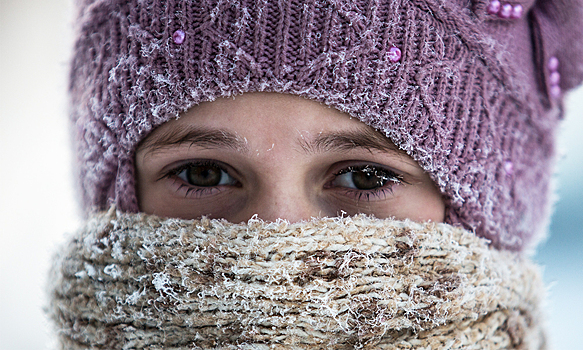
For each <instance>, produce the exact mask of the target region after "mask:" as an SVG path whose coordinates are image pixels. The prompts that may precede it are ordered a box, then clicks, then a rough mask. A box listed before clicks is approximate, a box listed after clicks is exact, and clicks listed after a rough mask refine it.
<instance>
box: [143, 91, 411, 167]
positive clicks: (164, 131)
mask: <svg viewBox="0 0 583 350" xmlns="http://www.w3.org/2000/svg"><path fill="white" fill-rule="evenodd" d="M181 147H182V148H184V147H187V148H192V147H198V148H199V149H200V148H204V149H223V150H224V151H235V152H238V153H241V154H242V155H246V156H250V155H252V154H254V151H255V152H258V151H260V150H268V151H270V152H271V153H272V154H273V155H275V154H276V153H278V154H281V153H283V154H287V155H290V154H291V153H292V152H293V153H303V154H305V155H310V154H312V155H314V154H317V155H322V154H326V153H327V152H328V153H336V154H338V153H342V152H352V151H359V150H360V151H367V152H377V153H379V152H382V153H387V154H389V155H394V156H398V157H399V158H401V159H402V160H405V161H406V162H407V163H411V165H414V166H418V165H417V163H416V162H415V161H414V160H413V159H412V158H410V157H409V156H408V155H407V154H406V153H405V152H404V151H402V150H400V149H398V147H396V146H395V145H394V144H393V143H392V142H391V140H390V139H388V138H387V137H386V136H385V135H384V134H382V133H381V132H379V131H377V130H375V129H373V128H371V127H370V126H368V125H366V124H364V123H362V122H361V121H359V120H357V119H355V118H351V117H350V116H349V115H348V114H346V113H343V112H340V111H339V110H337V109H335V108H330V107H328V106H326V105H323V104H321V103H318V102H316V101H312V100H308V99H305V98H302V97H299V96H293V95H286V94H278V93H247V94H243V95H240V96H237V97H235V98H221V99H217V100H215V101H213V102H205V103H201V104H199V105H198V106H196V107H194V108H192V109H190V110H189V111H187V112H186V113H183V114H182V115H181V116H180V118H178V119H176V120H172V121H169V122H167V123H166V124H163V125H162V126H160V127H159V128H158V129H156V130H155V131H154V132H153V133H152V134H150V135H149V136H148V137H147V138H146V139H145V140H144V141H143V142H142V143H141V144H140V146H139V147H138V150H137V151H138V153H141V154H144V155H146V156H151V155H153V154H155V153H159V152H161V151H163V152H164V153H167V152H168V151H171V150H172V149H174V148H176V149H177V148H181Z"/></svg>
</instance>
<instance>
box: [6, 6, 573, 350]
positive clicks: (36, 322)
mask: <svg viewBox="0 0 583 350" xmlns="http://www.w3.org/2000/svg"><path fill="white" fill-rule="evenodd" d="M70 12H71V9H70V4H69V2H68V0H50V1H49V0H0V239H1V240H0V242H1V243H0V350H24V349H26V350H31V349H46V348H48V346H49V345H50V342H51V340H50V339H51V336H50V331H49V327H48V322H47V320H46V319H45V318H44V315H43V312H42V306H43V305H44V304H45V303H46V301H45V299H44V298H45V295H44V285H45V283H46V272H47V269H48V265H49V259H50V256H51V252H52V251H54V249H55V247H56V246H57V245H58V244H59V242H62V240H63V238H64V234H65V233H66V232H72V231H74V230H75V228H76V227H77V226H78V225H79V223H80V222H79V220H78V212H77V209H76V205H75V202H74V198H73V193H72V191H71V183H72V176H71V169H70V168H71V167H70V159H71V152H70V149H69V138H68V127H67V120H66V98H65V96H66V73H67V59H68V55H69V51H70V43H71V25H70V22H71V18H72V16H71V13H70ZM567 107H568V110H569V114H568V116H567V118H566V122H565V123H564V125H563V131H562V133H561V138H560V141H561V143H560V144H561V150H562V151H563V152H564V153H565V156H563V157H562V159H561V161H560V164H559V171H560V175H559V176H558V184H559V188H558V194H559V196H560V200H559V201H558V202H557V204H556V210H555V215H554V218H553V224H552V226H551V236H550V238H549V239H548V241H547V242H546V243H545V244H544V245H542V246H541V247H540V248H539V251H538V253H537V255H536V257H535V259H536V260H537V261H538V262H540V263H541V264H542V265H544V266H545V274H544V276H545V281H546V282H547V284H548V285H549V286H550V290H549V300H548V305H547V306H548V311H549V318H548V323H549V329H550V336H551V344H553V347H554V348H555V349H557V350H560V349H581V348H582V345H581V344H583V332H582V329H583V328H582V325H583V235H582V234H581V233H582V231H583V181H581V179H580V177H581V175H582V174H583V152H582V150H583V137H582V136H581V135H582V133H581V130H583V118H582V114H583V89H579V90H578V91H576V92H574V93H572V94H571V95H570V96H569V99H568V105H567Z"/></svg>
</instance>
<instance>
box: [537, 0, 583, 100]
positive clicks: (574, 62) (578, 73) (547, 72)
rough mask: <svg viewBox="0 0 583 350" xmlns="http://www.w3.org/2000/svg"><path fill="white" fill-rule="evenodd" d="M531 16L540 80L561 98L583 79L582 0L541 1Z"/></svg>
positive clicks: (552, 97) (549, 92)
mask: <svg viewBox="0 0 583 350" xmlns="http://www.w3.org/2000/svg"><path fill="white" fill-rule="evenodd" d="M530 19H531V25H532V34H533V44H534V48H535V62H536V64H537V67H538V68H539V69H540V72H541V74H540V77H541V80H540V83H541V85H542V87H543V91H546V92H547V96H548V97H549V99H550V100H551V101H553V100H559V98H560V97H561V96H562V93H563V92H564V91H567V90H569V89H573V88H575V87H576V86H577V85H579V84H581V82H583V0H539V1H537V2H536V3H535V5H534V7H533V8H532V10H531V13H530Z"/></svg>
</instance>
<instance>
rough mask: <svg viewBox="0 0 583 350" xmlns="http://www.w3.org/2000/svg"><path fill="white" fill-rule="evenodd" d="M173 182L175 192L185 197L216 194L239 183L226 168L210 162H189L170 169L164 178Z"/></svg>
mask: <svg viewBox="0 0 583 350" xmlns="http://www.w3.org/2000/svg"><path fill="white" fill-rule="evenodd" d="M164 177H165V178H169V179H171V180H174V182H175V184H176V185H177V186H176V188H175V190H176V191H177V192H179V193H183V194H184V196H185V197H190V196H195V197H200V196H203V195H210V194H216V193H218V192H220V191H221V189H224V188H225V187H226V186H238V184H239V182H238V181H237V180H236V179H235V178H233V177H232V176H231V175H230V174H229V172H228V171H227V170H226V166H225V165H223V164H221V163H219V162H216V161H211V160H198V161H189V162H187V163H184V164H180V165H179V166H177V167H175V168H173V169H170V170H169V171H168V172H167V173H166V174H165V176H164Z"/></svg>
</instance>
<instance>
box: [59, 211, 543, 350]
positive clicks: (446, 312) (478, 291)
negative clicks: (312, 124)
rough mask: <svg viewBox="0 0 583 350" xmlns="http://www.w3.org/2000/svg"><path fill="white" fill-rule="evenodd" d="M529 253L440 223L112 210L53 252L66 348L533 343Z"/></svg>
mask: <svg viewBox="0 0 583 350" xmlns="http://www.w3.org/2000/svg"><path fill="white" fill-rule="evenodd" d="M542 292H543V286H542V285H541V281H540V277H539V274H538V272H537V268H536V266H534V265H533V264H532V263H530V262H529V261H528V259H526V258H524V257H521V256H519V255H517V254H515V253H510V252H503V251H497V250H494V249H490V248H488V246H487V244H486V242H485V241H484V240H483V239H480V238H477V237H476V236H475V235H473V234H471V233H469V232H467V231H464V230H461V229H457V228H454V227H452V226H449V225H446V224H432V223H429V224H419V223H414V222H410V221H394V220H379V219H374V218H370V217H366V216H363V215H360V216H356V217H350V218H327V219H317V220H316V219H314V220H313V221H310V222H305V223H298V224H289V223H287V222H276V223H264V222H262V221H260V220H253V219H252V220H250V221H249V222H248V223H247V224H231V223H228V222H226V221H221V220H208V219H203V220H193V221H186V220H177V219H160V218H157V217H154V216H148V215H144V214H123V213H119V212H116V211H115V210H114V209H112V210H110V211H109V212H108V213H103V214H100V215H98V216H95V217H94V218H92V219H91V220H89V221H88V222H87V224H86V226H85V228H84V229H83V230H81V231H80V232H78V233H77V234H76V235H74V236H73V237H72V238H71V240H70V241H69V243H68V244H67V246H65V247H64V249H63V250H62V251H61V253H60V255H59V256H58V257H57V258H56V259H55V265H54V269H53V275H52V277H51V288H50V293H51V296H50V297H51V302H50V305H49V308H48V309H49V310H48V311H49V314H50V316H51V318H52V319H53V320H54V321H55V322H56V324H57V330H58V332H59V341H60V344H61V347H62V348H64V349H215V348H216V349H544V348H545V344H544V334H543V331H542V326H541V313H540V310H539V304H540V301H541V295H542Z"/></svg>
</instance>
